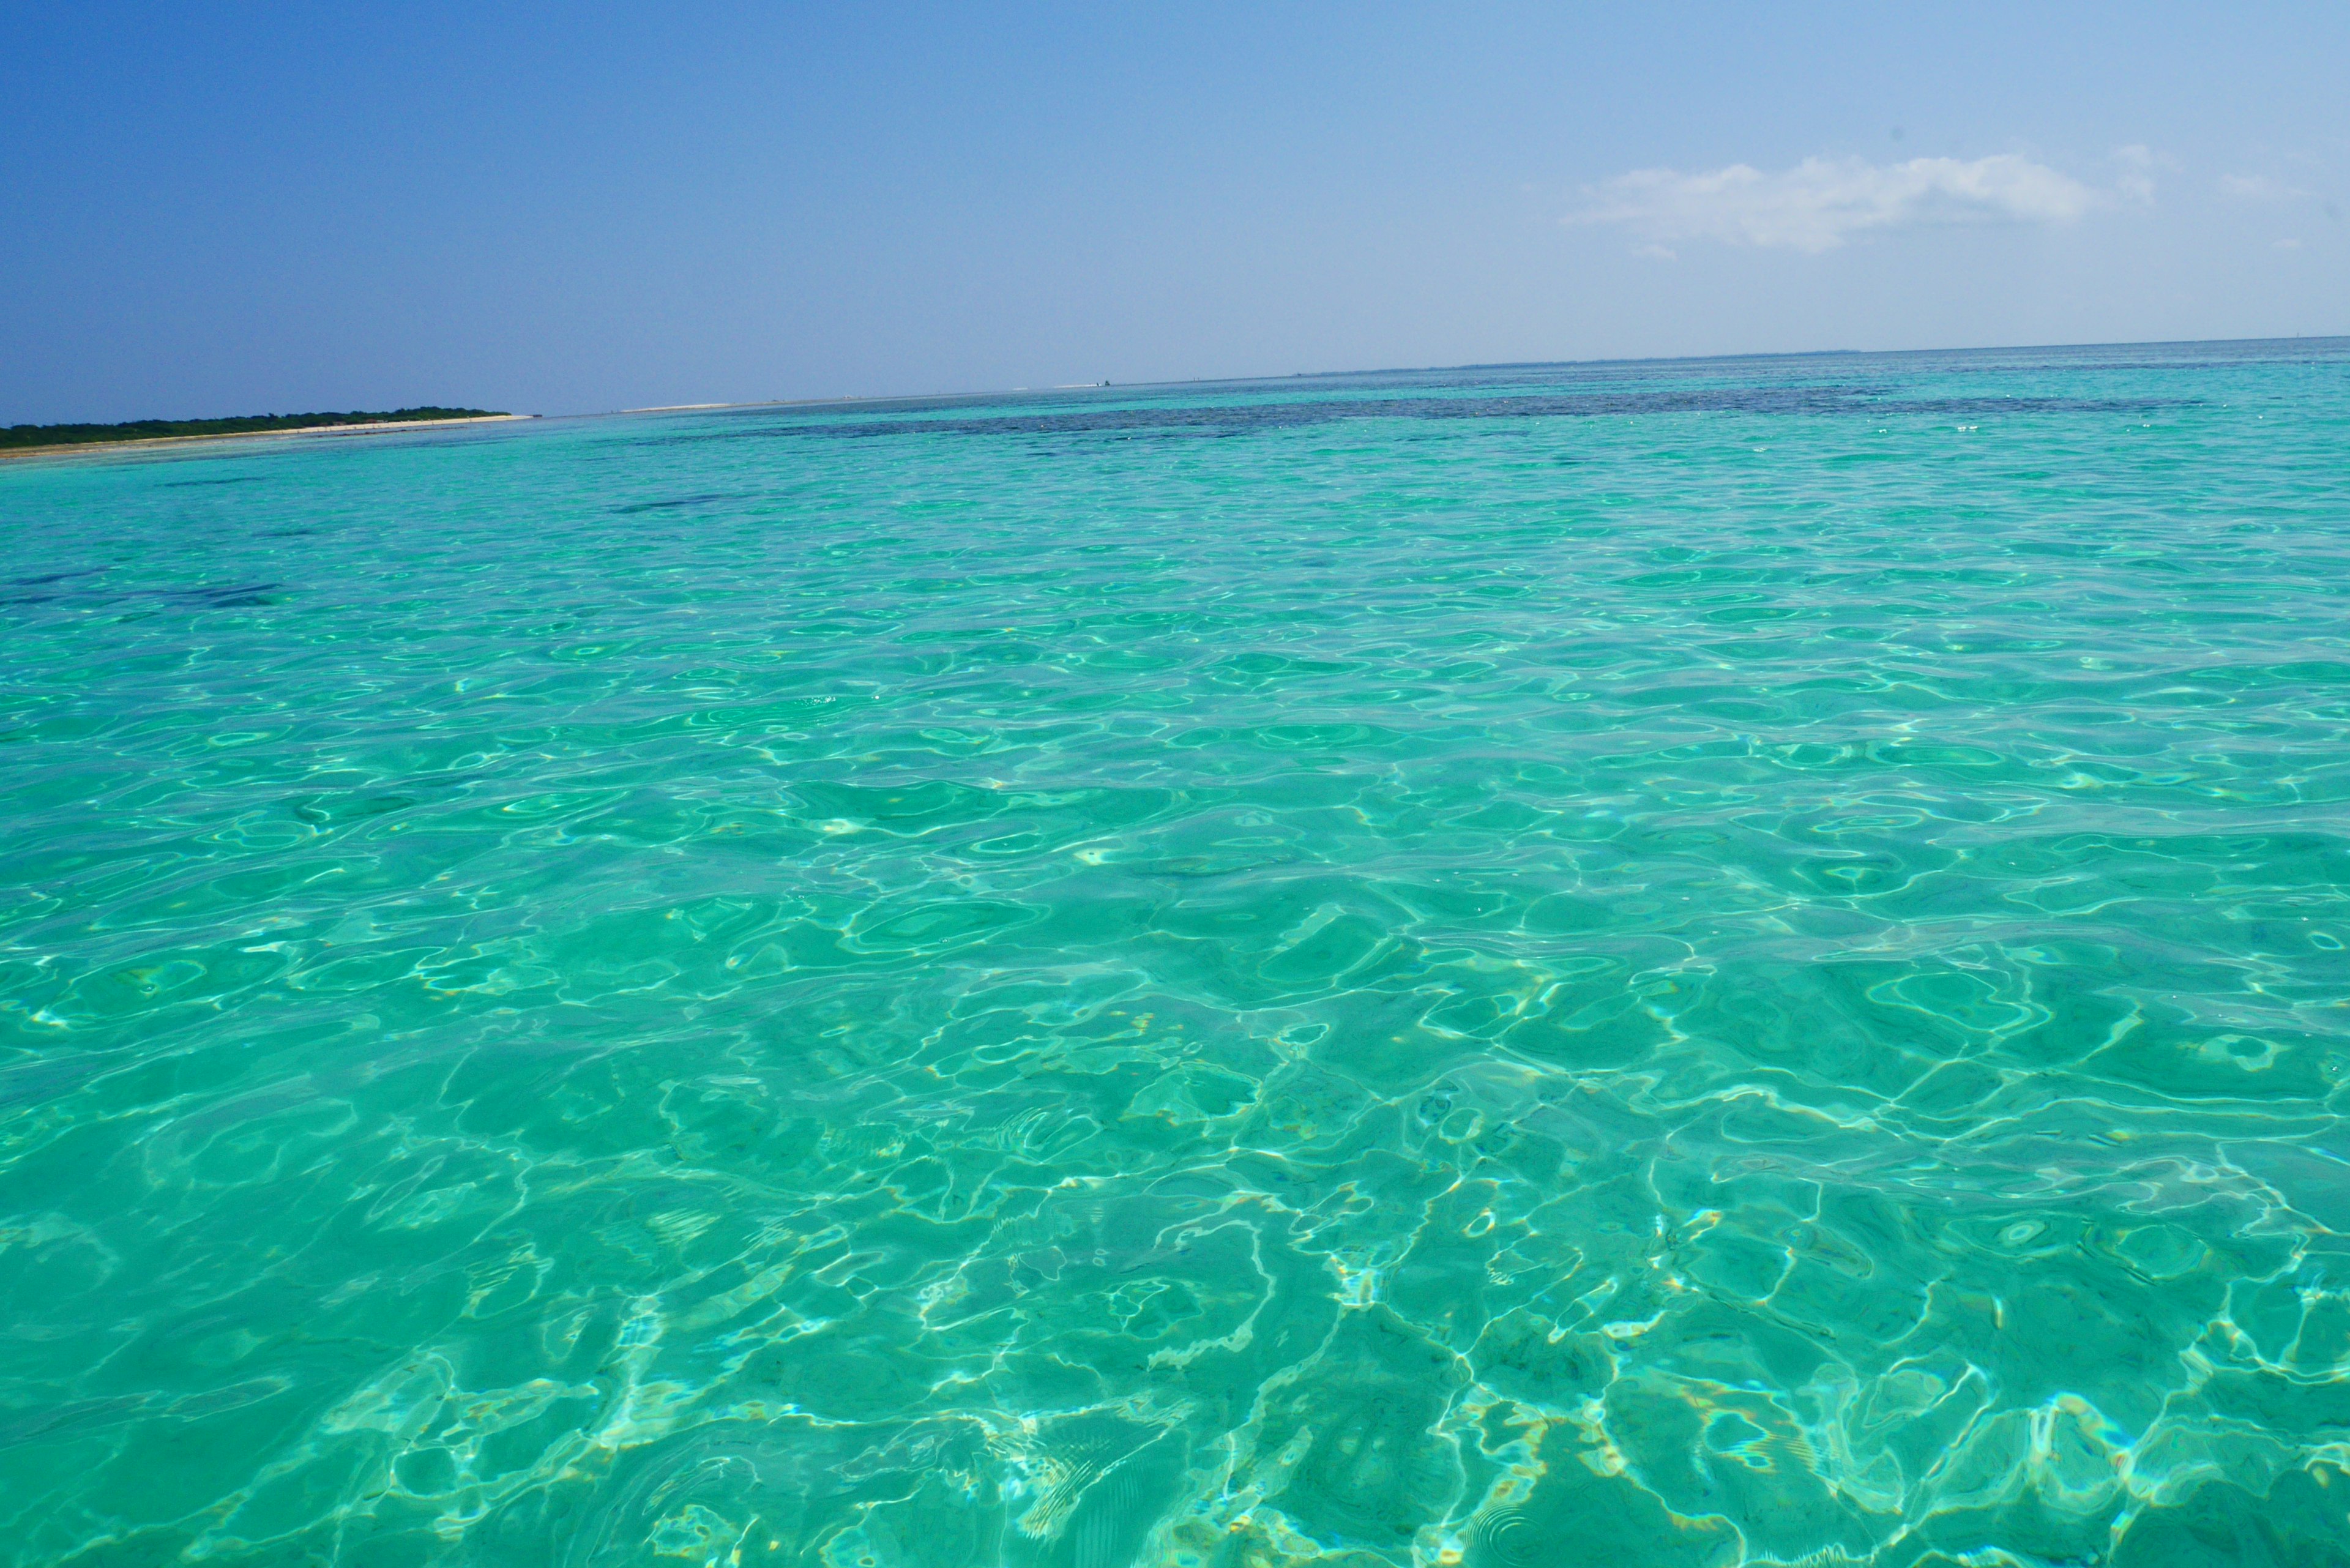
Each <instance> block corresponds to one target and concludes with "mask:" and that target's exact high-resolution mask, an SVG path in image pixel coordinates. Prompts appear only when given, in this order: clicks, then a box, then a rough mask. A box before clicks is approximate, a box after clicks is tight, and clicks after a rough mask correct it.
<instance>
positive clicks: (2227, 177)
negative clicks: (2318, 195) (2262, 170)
mask: <svg viewBox="0 0 2350 1568" xmlns="http://www.w3.org/2000/svg"><path fill="white" fill-rule="evenodd" d="M2220 191H2221V192H2224V193H2226V194H2228V195H2230V196H2237V197H2241V199H2243V200H2244V201H2247V202H2290V201H2293V200H2294V199H2295V198H2296V197H2301V196H2306V195H2308V194H2309V192H2306V191H2303V190H2302V189H2300V188H2299V187H2298V186H2293V185H2288V184H2286V183H2285V182H2283V181H2282V180H2272V179H2270V178H2269V177H2268V176H2267V175H2265V174H2223V175H2221V176H2220Z"/></svg>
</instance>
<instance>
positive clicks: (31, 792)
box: [0, 340, 2350, 1568]
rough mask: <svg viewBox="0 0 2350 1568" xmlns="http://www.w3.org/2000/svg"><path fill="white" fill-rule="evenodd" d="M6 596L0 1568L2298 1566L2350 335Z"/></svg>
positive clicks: (12, 551) (601, 483) (982, 425)
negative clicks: (170, 1567)
mask: <svg viewBox="0 0 2350 1568" xmlns="http://www.w3.org/2000/svg"><path fill="white" fill-rule="evenodd" d="M0 541H5V570H0V635H5V642H0V1563H7V1564H11V1565H17V1564H35V1563H40V1564H63V1563H72V1564H81V1565H89V1568H99V1565H103V1568H116V1565H140V1568H146V1565H157V1568H160V1565H161V1564H167V1563H211V1564H237V1565H254V1568H262V1565H267V1568H278V1565H295V1564H311V1563H320V1564H323V1563H333V1564H348V1565H351V1568H361V1565H364V1568H397V1565H403V1564H483V1565H491V1564H496V1565H500V1568H534V1565H540V1564H546V1565H559V1568H611V1565H619V1564H642V1565H645V1568H685V1565H696V1568H705V1565H706V1568H717V1565H727V1568H742V1565H758V1564H779V1565H780V1564H793V1565H805V1568H899V1565H909V1568H910V1565H914V1564H926V1565H940V1568H946V1565H956V1568H962V1565H982V1568H985V1565H993V1564H1021V1565H1028V1564H1035V1565H1045V1564H1053V1565H1066V1568H1159V1565H1162V1564H1202V1565H1204V1564H1213V1565H1216V1568H1271V1565H1275V1564H1279V1565H1284V1568H1295V1565H1305V1564H1319V1565H1325V1568H1375V1565H1382V1564H1395V1565H1402V1564H1420V1565H1429V1564H1448V1563H1463V1564H1469V1565H1471V1568H1504V1565H1560V1568H1573V1565H1584V1564H1591V1565H1597V1568H1731V1565H1733V1564H1766V1563H1777V1564H1795V1563H1802V1564H1806V1565H1808V1568H1845V1565H1853V1564H1861V1563H1866V1564H1872V1565H1877V1568H1928V1565H1933V1568H1960V1565H1966V1568H1998V1565H2006V1568H2014V1565H2035V1568H2036V1565H2050V1564H2071V1565H2082V1564H2092V1563H2095V1564H2108V1563H2110V1564H2116V1565H2127V1568H2157V1565H2162V1568H2167V1565H2171V1564H2229V1565H2241V1564H2268V1563H2275V1564H2292V1565H2294V1568H2310V1565H2317V1564H2340V1563H2350V1127H2345V1120H2344V1116H2343V1112H2344V1110H2345V1092H2350V1091H2345V1085H2350V1005H2345V1003H2350V342H2345V341H2341V340H2334V341H2296V342H2276V343H2225V344H2202V345H2189V346H2162V347H2152V348H2087V349H2045V350H2019V351H2008V352H1996V353H1965V354H1919V355H1898V356H1881V357H1873V356H1826V357H1809V358H1782V359H1770V358H1764V359H1736V360H1721V361H1712V362H1687V361H1683V362H1671V363H1654V364H1629V365H1598V366H1590V365H1585V366H1544V367H1512V368H1505V369H1471V370H1461V371H1446V372H1435V373H1409V374H1406V373H1398V374H1383V375H1374V376H1362V377H1350V378H1311V379H1291V380H1284V381H1274V382H1256V383H1232V384H1222V385H1199V386H1181V387H1172V388H1167V387H1160V388H1139V389H1125V388H1099V389H1086V390H1081V391H1061V392H1053V393H1045V394H1035V395H1030V394H1021V395H1015V396H1009V397H998V398H981V399H960V400H928V401H919V402H892V403H860V404H854V405H831V406H798V407H768V408H756V409H744V410H704V411H690V412H678V413H663V414H654V415H639V416H628V417H617V418H606V419H581V420H550V421H543V422H540V423H536V424H533V425H530V426H526V427H476V428H471V429H465V430H462V431H459V430H452V431H438V432H432V431H427V432H421V433H415V434H397V435H390V436H380V437H361V438H345V439H330V440H299V439H297V440H292V441H256V442H244V443H236V444H224V445H209V446H191V447H183V448H177V449H170V450H167V451H164V452H135V453H119V454H115V455H111V456H100V457H88V456H85V457H78V458H73V459H69V460H62V461H34V462H20V463H14V464H10V465H7V466H6V467H5V468H0Z"/></svg>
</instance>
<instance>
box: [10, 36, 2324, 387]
mask: <svg viewBox="0 0 2350 1568" xmlns="http://www.w3.org/2000/svg"><path fill="white" fill-rule="evenodd" d="M2052 13H2055V14H2052ZM0 28H5V35H0V36H6V37H7V39H8V40H9V41H8V44H7V47H6V48H5V51H0V423H5V422H15V421H57V420H68V419H101V420H111V419H125V418H137V417H148V416H161V417H188V416H198V415H205V414H224V413H240V412H250V411H264V410H292V409H312V408H335V409H340V408H349V407H370V408H372V407H387V406H392V405H397V404H403V403H414V402H424V401H442V402H448V401H455V402H464V403H473V404H483V405H488V406H492V407H498V408H511V409H515V410H528V411H538V412H569V411H582V410H602V409H614V408H622V407H631V406H642V405H649V404H662V403H677V402H701V401H717V400H755V399H764V398H788V397H814V396H829V395H836V394H870V393H892V392H924V391H940V390H962V389H990V388H1008V387H1015V386H1045V385H1054V384H1059V383H1066V382H1076V381H1088V380H1100V379H1105V378H1107V379H1112V380H1117V381H1134V380H1149V379H1179V378H1191V377H1214V376H1248V375H1284V374H1288V373H1290V372H1292V371H1297V370H1330V369H1366V368H1378V367H1388V366H1409V365H1438V364H1459V363H1468V362H1482V361H1497V360H1530V359H1565V358H1602V357H1610V358H1612V357H1637V356H1648V355H1684V354H1708V353H1733V352H1752V351H1772V350H1783V349H1822V348H1910V347H1944V346H1960V345H1973V344H2012V343H2045V342H2085V341H2116V340H2135V339H2147V338H2180V337H2241V336H2289V335H2293V334H2298V333H2310V334H2337V333H2344V332H2350V218H2345V210H2350V108H2345V105H2350V88H2345V82H2350V6H2343V5H2338V4H2334V5H2300V6H2267V7H2260V6H2255V7H2251V8H2249V9H2242V10H2236V9H2225V8H2221V7H2215V6H2195V7H2188V6H2163V5H2130V6H2094V5H2082V6H2072V7H2049V6H2045V5H2031V6H2022V5H2017V6H2002V5H1974V6H1965V7H1960V6H1939V7H1887V6H1882V5H1866V6H1862V5H1853V6H1794V5H1790V6H1782V7H1758V6H1700V5H1690V6H1659V7H1631V6H1620V7H1610V8H1607V9H1605V10H1603V9H1599V8H1591V9H1587V10H1586V9H1578V8H1571V7H1563V6H1513V5H1443V6H1419V5H1204V4H1203V5H1181V6H1163V5H1162V6H1122V5H1066V6H1065V5H1031V6H1008V5H1007V6H994V5H939V6H923V5H860V6H848V5H842V6H818V5H807V6H792V5H755V6H754V5H726V6H719V5H685V4H672V5H660V6H652V5H644V6H629V7H619V6H592V5H560V6H558V5H478V6H476V5H468V6H457V5H446V6H442V5H421V4H410V5H395V6H374V7H329V6H326V5H299V6H296V5H244V6H239V5H213V6H205V7H186V6H165V5H105V4H77V5H72V6H54V5H32V4H20V3H17V0H0Z"/></svg>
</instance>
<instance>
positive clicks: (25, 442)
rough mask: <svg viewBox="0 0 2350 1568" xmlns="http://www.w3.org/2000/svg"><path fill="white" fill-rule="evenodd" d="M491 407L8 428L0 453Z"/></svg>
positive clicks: (485, 414) (394, 420)
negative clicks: (10, 450)
mask: <svg viewBox="0 0 2350 1568" xmlns="http://www.w3.org/2000/svg"><path fill="white" fill-rule="evenodd" d="M509 417H511V416H509V415H507V414H505V413H504V412H502V411H500V410H495V409H442V408H421V409H391V410H386V411H384V412H381V413H360V412H352V413H348V414H251V415H247V416H246V417H244V418H243V419H233V420H132V421H129V422H127V423H124V424H119V425H9V426H7V427H6V428H5V429H0V451H5V450H6V449H8V448H11V447H33V446H88V445H90V444H92V443H95V442H99V441H170V440H173V439H175V438H182V437H187V436H227V435H260V434H265V433H266V432H268V431H303V430H327V429H330V428H332V427H334V426H336V425H387V424H421V423H425V422H427V421H433V420H495V419H506V418H509Z"/></svg>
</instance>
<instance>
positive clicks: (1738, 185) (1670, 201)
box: [1567, 153, 2152, 254]
mask: <svg viewBox="0 0 2350 1568" xmlns="http://www.w3.org/2000/svg"><path fill="white" fill-rule="evenodd" d="M2146 190H2147V192H2148V193H2150V192H2151V190H2152V186H2151V185H2150V184H2149V185H2147V187H2146ZM2133 193H2136V192H2133ZM1589 194H1590V196H1591V198H1592V205H1591V206H1590V207H1588V208H1586V209H1585V210H1584V211H1583V212H1580V213H1575V214H1573V215H1572V216H1570V217H1569V218H1568V219H1567V222H1569V223H1614V224H1620V225H1621V226H1623V227H1625V228H1627V229H1629V230H1631V231H1632V232H1633V233H1634V234H1638V235H1639V236H1641V237H1642V238H1643V239H1645V240H1647V241H1648V242H1649V244H1652V245H1662V244H1665V243H1667V242H1669V241H1673V240H1700V239H1702V240H1719V241H1721V242H1722V243H1724V244H1739V245H1782V246H1785V247H1787V248H1788V249H1791V250H1799V251H1809V252H1813V253H1817V252H1820V251H1830V250H1834V249H1835V248H1836V247H1837V246H1838V245H1841V244H1844V243H1845V241H1846V239H1848V238H1850V237H1851V236H1852V235H1854V234H1865V233H1867V232H1868V231H1870V230H1874V229H1894V228H1908V227H1912V226H1916V225H1919V224H1926V223H2066V222H2069V221H2071V220H2072V219H2074V218H2077V217H2079V216H2081V214H2083V213H2086V212H2087V211H2089V210H2090V209H2091V208H2092V207H2095V206H2096V205H2098V204H2099V202H2102V201H2104V200H2106V198H2105V197H2103V196H2102V195H2101V194H2100V193H2099V192H2095V191H2093V190H2091V189H2090V188H2089V187H2087V186H2085V185H2084V184H2082V183H2081V182H2079V181H2077V180H2074V179H2073V178H2072V177H2071V176H2069V175H2065V174H2061V173H2059V172H2057V171H2055V170H2054V169H2051V168H2048V167H2047V166H2046V165H2044V164H2040V163H2034V162H2033V161H2030V160H2029V159H2025V158H2019V157H2017V156H2016V155H2014V154H2013V153H2002V154H2001V155H1999V156H1997V157H1993V158H1977V159H1974V160H1973V161H1960V160H1958V159H1955V158H1913V159H1911V160H1909V161H1908V162H1906V163H1887V164H1875V163H1866V162H1863V161H1861V160H1859V159H1856V158H1848V159H1842V160H1834V161H1831V160H1829V159H1825V158H1806V159H1804V161H1803V162H1801V163H1799V164H1797V165H1796V166H1795V167H1794V168H1793V169H1789V170H1786V171H1783V172H1780V173H1775V174H1765V173H1763V171H1761V170H1758V169H1754V168H1751V167H1749V166H1748V165H1746V164H1743V163H1733V164H1731V166H1730V167H1729V168H1727V169H1717V170H1714V171H1711V173H1705V174H1683V173H1681V172H1680V171H1678V170H1673V169H1641V170H1636V171H1633V172H1632V173H1629V174H1619V175H1617V177H1616V178H1615V179H1613V180H1610V181H1607V182H1606V183H1604V184H1601V185H1597V186H1594V187H1592V188H1591V190H1590V192H1589ZM1651 254H1653V253H1651Z"/></svg>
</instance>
